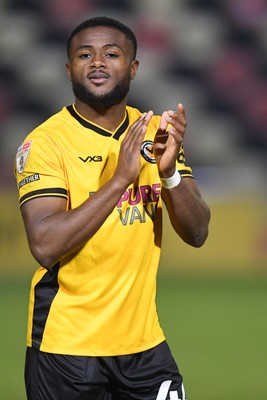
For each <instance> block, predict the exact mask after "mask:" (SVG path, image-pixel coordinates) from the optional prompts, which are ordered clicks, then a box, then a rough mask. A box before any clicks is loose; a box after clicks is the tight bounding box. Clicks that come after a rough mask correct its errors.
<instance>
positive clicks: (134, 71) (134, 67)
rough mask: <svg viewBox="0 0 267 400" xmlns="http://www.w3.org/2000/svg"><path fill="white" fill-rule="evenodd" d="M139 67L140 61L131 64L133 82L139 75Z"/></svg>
mask: <svg viewBox="0 0 267 400" xmlns="http://www.w3.org/2000/svg"><path fill="white" fill-rule="evenodd" d="M138 67H139V61H138V60H133V61H132V63H131V80H133V79H134V78H135V75H136V73H137V70H138Z"/></svg>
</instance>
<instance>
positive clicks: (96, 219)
mask: <svg viewBox="0 0 267 400" xmlns="http://www.w3.org/2000/svg"><path fill="white" fill-rule="evenodd" d="M126 187H127V185H126V184H125V183H122V182H119V181H118V180H117V179H116V178H115V177H114V178H112V179H111V180H110V181H109V182H107V183H106V184H105V185H104V186H103V187H102V188H101V189H100V190H99V191H97V192H96V193H95V194H94V195H93V196H92V197H91V198H89V199H88V200H86V201H85V202H84V203H83V204H82V205H80V206H79V207H77V208H75V209H72V210H69V211H65V210H62V209H61V210H59V211H58V212H53V213H51V214H50V215H49V209H48V211H47V213H46V214H47V215H46V216H42V218H41V219H38V217H36V219H35V221H36V222H35V225H34V226H31V229H30V230H29V231H28V232H27V234H28V240H29V245H30V249H31V252H32V254H33V256H34V257H35V258H36V260H37V261H38V262H39V263H40V264H41V265H42V266H44V267H45V268H50V267H52V266H53V265H54V264H55V263H56V262H58V261H59V260H61V259H62V258H63V257H65V256H66V255H68V254H70V253H72V252H73V251H75V250H77V249H79V248H80V247H81V246H82V245H83V244H84V243H86V241H88V240H89V239H90V238H91V237H92V236H93V235H94V234H95V233H96V232H97V231H98V229H99V228H100V227H101V225H102V224H103V223H104V221H105V220H106V219H107V218H108V216H109V215H110V214H111V212H112V211H113V209H114V207H115V206H116V204H117V203H118V202H119V200H120V198H121V196H122V194H123V193H124V191H125V190H126ZM34 202H35V200H32V201H31V203H32V204H31V205H30V203H29V205H30V207H31V213H34V204H33V203H34ZM47 204H48V202H47V201H46V205H47ZM26 205H27V203H26V204H25V206H26ZM37 206H38V207H40V205H37ZM22 211H23V210H22ZM25 218H26V219H27V217H25ZM31 218H32V217H31ZM27 225H28V224H27V221H25V226H26V227H27ZM26 229H27V228H26Z"/></svg>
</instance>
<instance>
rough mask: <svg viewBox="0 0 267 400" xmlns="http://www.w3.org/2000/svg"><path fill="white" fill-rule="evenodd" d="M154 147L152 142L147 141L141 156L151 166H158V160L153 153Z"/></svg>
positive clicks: (143, 144) (144, 143)
mask: <svg viewBox="0 0 267 400" xmlns="http://www.w3.org/2000/svg"><path fill="white" fill-rule="evenodd" d="M153 145H154V143H153V142H152V141H151V140H145V141H144V142H143V143H142V146H141V155H142V157H143V158H144V159H145V160H146V161H148V162H150V163H151V164H156V159H155V156H154V153H153Z"/></svg>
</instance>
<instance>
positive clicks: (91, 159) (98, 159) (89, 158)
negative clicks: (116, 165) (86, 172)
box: [78, 156, 102, 163]
mask: <svg viewBox="0 0 267 400" xmlns="http://www.w3.org/2000/svg"><path fill="white" fill-rule="evenodd" d="M78 158H79V159H80V160H82V162H84V163H86V162H101V161H102V156H87V157H85V158H82V157H78Z"/></svg>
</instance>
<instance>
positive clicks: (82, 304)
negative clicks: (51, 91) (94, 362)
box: [15, 105, 192, 356]
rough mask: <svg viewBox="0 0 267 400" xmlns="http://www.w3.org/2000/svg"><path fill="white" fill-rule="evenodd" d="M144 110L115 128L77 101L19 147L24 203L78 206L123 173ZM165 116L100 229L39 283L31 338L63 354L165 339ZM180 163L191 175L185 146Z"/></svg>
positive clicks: (138, 347) (118, 351) (41, 272)
mask: <svg viewBox="0 0 267 400" xmlns="http://www.w3.org/2000/svg"><path fill="white" fill-rule="evenodd" d="M140 115H141V112H140V111H139V110H137V109H135V108H132V107H127V109H126V113H125V118H124V120H123V122H122V123H121V125H120V126H119V127H118V128H117V129H116V131H115V132H110V131H108V130H105V129H103V128H102V127H100V126H98V125H95V124H93V123H91V122H90V121H88V120H86V119H84V118H83V117H82V116H81V115H79V114H78V112H77V111H76V109H75V107H74V106H73V105H71V106H68V107H64V108H63V109H62V110H61V111H60V112H59V113H57V114H55V115H54V116H52V117H51V118H50V119H48V120H47V121H45V122H44V123H43V124H42V125H40V126H39V127H37V128H36V129H35V130H34V131H32V132H31V133H30V134H29V135H28V136H27V137H26V139H25V140H24V142H23V143H22V145H21V146H20V147H19V149H18V151H17V156H16V166H15V175H16V179H17V184H18V189H19V199H20V204H21V207H23V205H24V204H25V203H26V202H29V201H34V199H36V198H39V197H47V196H48V197H51V196H56V197H61V198H63V199H65V200H66V211H68V210H71V209H74V208H76V207H79V206H80V205H81V204H82V203H83V202H84V201H86V200H87V199H88V198H90V197H91V196H93V195H94V193H95V192H97V191H98V189H99V188H100V187H102V186H103V185H104V184H105V183H106V182H107V181H108V180H109V179H110V178H111V177H112V176H113V174H114V171H115V168H116V165H117V161H118V155H119V150H120V144H121V141H122V140H123V138H124V137H125V134H126V132H127V130H128V128H129V126H130V125H131V124H132V123H133V122H134V121H136V119H137V118H139V117H140ZM159 121H160V117H159V116H154V117H153V118H152V120H151V122H150V124H149V127H148V130H147V133H146V136H145V138H144V141H143V144H142V147H141V150H140V160H141V168H140V174H139V176H138V179H137V180H136V182H135V183H134V184H132V185H130V186H129V187H128V188H127V190H126V191H125V193H123V194H122V196H121V199H120V200H119V202H118V204H117V205H116V207H115V208H114V210H113V211H112V213H111V214H110V215H109V217H108V218H107V219H106V221H105V222H104V224H103V225H102V227H101V228H100V229H99V230H98V232H97V233H96V234H95V235H94V236H93V237H92V238H91V239H90V240H88V241H87V243H85V244H84V245H83V246H81V248H80V249H78V250H77V251H75V252H74V253H73V254H70V255H68V256H66V257H65V258H63V259H62V260H60V262H58V263H57V264H56V265H54V266H53V267H52V268H51V269H49V270H46V269H45V268H43V267H42V266H38V268H37V270H36V272H35V274H34V277H33V280H32V285H31V292H30V306H29V320H28V334H27V345H28V346H30V347H34V348H36V349H39V350H40V351H46V352H50V353H57V354H69V355H81V356H114V355H124V354H132V353H137V352H140V351H144V350H147V349H149V348H152V347H154V346H155V345H157V344H159V343H160V342H162V341H163V340H164V333H163V331H162V329H161V327H160V324H159V319H158V315H157V310H156V303H155V299H156V275H157V269H158V264H159V257H160V248H161V236H162V202H161V183H160V178H159V175H158V169H157V165H156V162H155V158H154V155H153V140H154V136H155V133H156V131H157V128H158V125H159ZM177 169H179V171H180V174H181V175H182V176H183V177H191V178H192V171H191V168H190V167H187V166H186V165H185V160H184V151H183V148H181V150H180V154H179V159H178V162H177Z"/></svg>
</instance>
